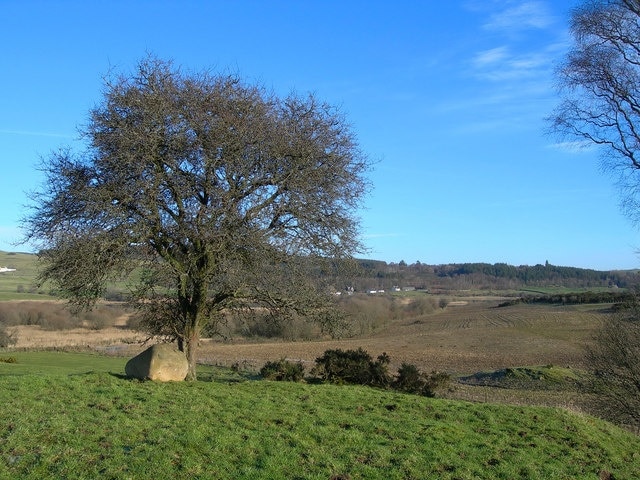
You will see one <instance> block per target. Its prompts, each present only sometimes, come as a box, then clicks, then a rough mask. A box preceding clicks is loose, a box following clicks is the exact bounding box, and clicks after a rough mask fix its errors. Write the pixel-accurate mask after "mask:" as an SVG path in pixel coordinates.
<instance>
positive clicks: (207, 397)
mask: <svg viewBox="0 0 640 480" xmlns="http://www.w3.org/2000/svg"><path fill="white" fill-rule="evenodd" d="M8 356H13V357H15V359H16V360H17V362H16V363H4V362H0V404H1V405H2V409H0V478H3V479H5V478H6V479H14V478H15V479H43V478H76V479H85V478H86V479H95V478H107V479H126V478H135V479H146V478H154V479H161V478H176V479H182V478H185V479H186V478H189V479H195V478H201V479H227V478H228V479H232V478H233V479H238V478H240V479H242V478H256V479H258V478H259V479H262V478H273V479H276V478H287V479H296V478H297V479H330V478H351V479H356V478H363V479H376V478H384V479H394V478H397V479H401V478H402V479H411V478H415V479H424V478H434V479H436V478H437V479H542V478H544V479H597V478H599V475H600V474H601V473H602V472H605V473H610V474H612V475H613V477H612V478H616V479H632V478H638V477H639V476H640V438H638V437H636V436H634V435H632V434H630V433H628V432H625V431H623V430H621V429H619V428H617V427H614V426H613V425H611V424H608V423H606V422H603V421H600V420H597V419H594V418H592V417H589V416H585V415H576V414H573V413H571V412H567V411H564V410H559V409H549V408H541V407H514V406H497V405H487V404H474V403H466V402H459V401H448V400H441V399H428V398H424V397H418V396H412V395H405V394H399V393H395V392H387V391H379V390H374V389H370V388H365V387H351V386H344V387H338V386H333V385H311V384H292V383H275V382H266V381H237V380H238V379H236V380H235V381H230V380H223V381H210V380H211V379H218V380H219V379H220V377H218V376H217V375H216V374H215V372H212V371H206V372H205V374H204V375H203V377H202V378H204V379H205V381H200V382H196V383H177V384H176V383H169V384H157V383H152V382H139V381H132V380H128V379H126V378H124V377H123V376H122V373H123V369H124V360H123V359H121V358H108V357H101V356H97V355H86V354H73V353H58V352H33V353H30V352H10V353H8V352H3V353H0V357H4V358H7V357H8Z"/></svg>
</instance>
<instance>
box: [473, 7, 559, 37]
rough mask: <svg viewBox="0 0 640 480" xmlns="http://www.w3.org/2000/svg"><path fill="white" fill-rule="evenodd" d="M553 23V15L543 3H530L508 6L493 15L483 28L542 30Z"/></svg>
mask: <svg viewBox="0 0 640 480" xmlns="http://www.w3.org/2000/svg"><path fill="white" fill-rule="evenodd" d="M554 21H555V19H554V17H553V15H551V13H550V12H549V9H548V7H547V5H546V4H545V3H544V2H540V1H531V2H522V3H518V4H517V5H514V6H508V7H507V8H504V9H502V10H500V11H498V12H495V13H493V14H492V15H491V16H490V17H489V20H488V21H487V22H486V23H485V24H484V28H486V29H488V30H509V31H514V30H523V29H527V28H536V29H543V28H547V27H549V26H550V25H551V24H552V23H554Z"/></svg>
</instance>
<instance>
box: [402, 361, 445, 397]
mask: <svg viewBox="0 0 640 480" xmlns="http://www.w3.org/2000/svg"><path fill="white" fill-rule="evenodd" d="M450 381H451V376H450V375H449V374H448V373H445V372H435V371H434V372H431V373H429V374H427V373H424V372H421V371H420V370H418V368H417V367H416V366H415V365H412V364H407V363H403V364H402V365H401V366H400V368H399V369H398V375H397V376H396V378H395V380H394V381H393V384H392V388H394V389H395V390H400V391H402V392H407V393H416V394H418V395H424V396H425V397H434V396H435V394H436V390H439V389H442V388H445V387H446V386H447V385H448V384H449V382H450Z"/></svg>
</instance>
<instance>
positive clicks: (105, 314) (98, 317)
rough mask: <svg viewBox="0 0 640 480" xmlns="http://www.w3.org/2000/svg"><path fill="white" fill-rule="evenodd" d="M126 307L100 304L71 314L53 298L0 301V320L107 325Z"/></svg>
mask: <svg viewBox="0 0 640 480" xmlns="http://www.w3.org/2000/svg"><path fill="white" fill-rule="evenodd" d="M124 313H125V310H124V309H123V308H122V307H120V306H111V305H99V306H97V307H96V308H94V309H93V310H92V311H90V312H82V313H79V314H77V315H74V314H73V313H72V312H70V311H69V310H68V309H67V308H66V306H65V305H62V304H58V303H53V302H6V303H3V304H0V324H4V325H9V326H15V325H37V326H39V327H41V328H42V329H44V330H69V329H72V328H79V327H87V328H91V329H94V330H100V329H102V328H106V327H110V326H112V325H113V324H114V322H115V321H116V319H117V318H118V317H120V316H121V315H123V314H124Z"/></svg>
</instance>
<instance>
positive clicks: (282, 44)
mask: <svg viewBox="0 0 640 480" xmlns="http://www.w3.org/2000/svg"><path fill="white" fill-rule="evenodd" d="M575 4H576V2H575V1H568V0H567V1H562V0H531V1H527V0H522V1H515V0H514V1H511V0H449V1H446V2H442V1H435V0H424V1H415V0H412V1H409V0H396V1H393V2H391V1H376V0H367V1H359V0H356V1H348V0H341V1H340V0H336V1H333V0H327V1H319V0H318V1H293V0H288V1H285V0H281V1H278V0H274V1H266V0H265V1H258V0H254V1H245V0H236V1H231V0H228V1H193V0H192V1H189V0H185V1H177V0H176V1H168V0H164V1H163V0H157V1H118V0H112V1H109V2H98V1H89V0H81V1H65V0H58V1H55V2H49V1H45V0H42V1H30V0H20V1H18V0H15V1H14V0H0V17H1V18H3V20H4V21H3V22H2V23H3V25H2V29H0V44H1V45H2V55H0V69H1V71H2V75H0V109H1V110H0V111H1V112H2V115H0V205H1V207H0V250H5V251H6V250H9V251H16V250H18V251H26V250H28V249H29V247H28V246H25V245H22V246H15V245H12V242H14V241H16V240H18V239H19V238H20V231H19V229H18V225H19V220H20V218H21V217H22V216H23V215H24V213H25V210H24V205H25V204H26V203H27V202H28V199H27V195H26V192H29V191H32V190H34V189H36V188H37V187H38V186H39V185H40V184H41V181H42V178H41V176H40V175H39V173H38V171H37V170H36V166H37V164H38V162H39V159H40V158H41V157H42V156H46V155H47V154H48V153H49V152H51V151H52V150H55V149H57V148H59V147H61V146H65V145H71V146H72V147H75V148H78V149H79V148H81V144H80V143H79V142H78V133H77V132H78V127H79V126H81V125H82V124H83V123H84V122H85V121H86V119H87V112H88V110H89V109H90V108H91V107H92V106H94V105H95V104H96V103H98V102H99V101H100V100H101V91H102V77H103V76H104V75H105V74H106V73H107V72H108V71H109V70H110V69H115V70H116V71H121V72H129V71H131V69H132V67H133V65H135V64H136V63H137V61H139V60H140V59H141V58H142V57H144V56H145V55H146V54H147V53H152V54H154V55H156V56H158V57H160V58H163V59H171V60H173V61H174V62H175V63H176V64H177V65H180V66H182V67H183V68H185V69H187V70H194V71H198V70H202V69H205V68H212V69H214V70H219V71H225V72H228V71H232V72H235V73H238V74H239V75H240V76H242V77H243V78H244V79H246V80H247V81H249V82H257V83H261V84H263V85H264V86H266V87H267V88H270V89H274V90H275V91H276V92H278V93H281V94H283V95H284V94H286V93H288V92H290V91H291V90H295V91H297V92H307V91H311V92H314V93H315V94H316V95H317V96H318V97H319V98H321V99H324V100H327V101H329V102H330V103H332V104H335V105H339V106H340V108H341V110H342V112H343V113H344V114H345V115H346V116H347V118H348V119H349V121H350V122H351V124H352V125H353V128H354V130H355V132H356V133H357V135H358V138H359V140H360V144H361V146H362V148H363V150H364V151H365V152H367V153H368V155H369V156H370V157H371V159H372V160H374V161H375V162H376V165H375V168H374V170H373V172H372V173H371V181H372V183H373V185H374V189H373V191H372V192H371V194H370V195H369V196H368V197H367V198H366V201H365V205H366V208H365V209H364V210H363V211H362V212H361V218H362V236H363V240H364V242H365V244H366V245H367V246H368V248H369V250H370V251H369V252H368V253H367V254H366V255H363V256H366V257H368V258H375V259H379V260H385V261H387V262H399V261H400V260H404V261H406V262H408V263H413V262H415V261H420V262H422V263H428V264H442V263H462V262H489V263H495V262H506V263H509V264H513V265H524V264H527V265H534V264H537V263H544V262H545V261H549V262H550V263H552V264H554V265H566V266H577V267H586V268H596V269H602V270H608V269H626V268H638V267H640V257H639V256H638V254H637V250H638V247H640V239H639V237H638V232H637V229H636V228H635V227H634V226H633V225H632V224H631V223H630V221H629V220H628V219H626V218H625V217H624V216H623V215H622V213H621V211H620V209H619V200H620V199H619V195H618V191H617V190H616V187H615V181H614V179H613V178H612V177H611V176H609V175H607V174H606V173H603V171H602V169H601V167H600V161H599V155H598V152H597V150H595V149H586V150H581V151H576V150H575V149H573V148H571V145H566V144H564V145H563V144H558V143H557V141H556V139H554V138H553V137H549V136H548V135H545V133H544V132H545V129H546V124H545V122H544V117H545V116H547V115H549V113H550V111H551V110H552V109H553V106H554V105H555V104H556V103H557V97H556V92H555V90H554V78H553V69H554V66H555V65H557V63H558V62H559V61H560V60H561V59H562V56H563V54H564V53H565V52H566V51H567V48H568V46H569V41H570V38H569V36H568V31H567V23H568V12H569V10H570V9H571V7H572V6H574V5H575Z"/></svg>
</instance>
